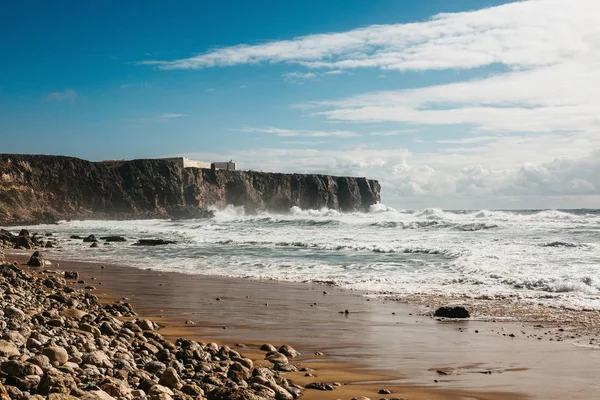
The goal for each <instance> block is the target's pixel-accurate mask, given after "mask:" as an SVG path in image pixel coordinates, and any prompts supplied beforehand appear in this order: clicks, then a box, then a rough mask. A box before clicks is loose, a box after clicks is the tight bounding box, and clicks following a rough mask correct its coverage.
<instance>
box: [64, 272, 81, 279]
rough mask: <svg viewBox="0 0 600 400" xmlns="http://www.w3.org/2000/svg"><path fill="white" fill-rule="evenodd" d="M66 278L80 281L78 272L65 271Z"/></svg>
mask: <svg viewBox="0 0 600 400" xmlns="http://www.w3.org/2000/svg"><path fill="white" fill-rule="evenodd" d="M64 277H65V279H73V280H77V279H79V272H77V271H65V274H64Z"/></svg>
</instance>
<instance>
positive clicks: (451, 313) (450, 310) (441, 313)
mask: <svg viewBox="0 0 600 400" xmlns="http://www.w3.org/2000/svg"><path fill="white" fill-rule="evenodd" d="M433 315H434V316H435V317H443V318H469V317H470V316H471V314H470V313H469V310H467V309H466V308H465V307H462V306H444V307H440V308H438V309H437V310H435V313H434V314H433Z"/></svg>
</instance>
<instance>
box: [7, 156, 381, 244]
mask: <svg viewBox="0 0 600 400" xmlns="http://www.w3.org/2000/svg"><path fill="white" fill-rule="evenodd" d="M0 178H1V179H0V224H1V225H9V224H12V225H15V224H21V223H23V224H25V223H31V224H33V223H36V224H37V223H50V222H55V221H56V220H57V219H85V218H102V217H106V218H108V217H110V218H113V219H114V218H122V219H132V218H165V217H172V218H197V217H207V216H210V213H207V212H205V209H206V208H208V207H212V206H216V207H225V206H226V205H228V204H232V205H235V206H244V207H245V208H246V211H247V212H253V211H258V210H270V211H283V212H287V211H289V209H290V208H291V207H294V206H297V207H300V208H302V209H319V208H323V207H327V208H330V209H333V210H340V211H363V210H367V209H368V208H369V206H371V205H372V204H375V203H377V202H378V201H379V200H380V186H379V183H378V182H377V181H374V180H369V179H365V178H349V177H335V176H327V175H303V174H278V173H264V172H254V171H225V170H215V171H212V170H210V169H198V168H180V167H179V166H177V165H176V164H175V163H173V162H170V161H166V160H133V161H127V162H112V163H95V162H90V161H85V160H81V159H77V158H72V157H62V156H43V155H11V154H0ZM28 240H29V239H27V238H26V237H24V236H23V237H22V240H21V241H22V243H21V244H22V245H23V247H25V248H27V247H26V246H25V245H29V242H28Z"/></svg>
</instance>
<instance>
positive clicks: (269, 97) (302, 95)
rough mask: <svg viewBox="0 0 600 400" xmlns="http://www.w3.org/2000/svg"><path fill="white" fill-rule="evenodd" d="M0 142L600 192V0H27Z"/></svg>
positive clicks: (5, 58) (594, 197)
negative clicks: (168, 0) (150, 0)
mask: <svg viewBox="0 0 600 400" xmlns="http://www.w3.org/2000/svg"><path fill="white" fill-rule="evenodd" d="M0 22H1V23H0V48H1V49H2V51H1V52H0V152H3V153H35V154H59V155H68V156H74V157H80V158H84V159H88V160H93V161H99V160H105V159H133V158H154V157H171V156H186V157H189V158H192V159H197V160H201V161H225V160H230V159H233V160H234V161H236V162H237V164H238V168H240V169H247V170H260V171H272V172H297V173H323V174H334V175H352V176H365V177H368V178H373V179H378V180H379V181H380V183H381V186H382V201H383V202H384V203H385V204H386V205H389V206H392V207H395V208H399V209H422V208H427V207H438V208H445V209H519V208H527V209H541V208H600V93H599V91H600V89H599V88H600V72H598V71H600V1H597V0H529V1H501V0H453V1H446V0H429V1H404V0H344V1H331V0H319V1H316V0H303V1H286V2H282V1H261V0H256V1H252V2H248V1H241V0H240V1H226V0H224V1H216V2H199V1H174V2H173V1H170V2H167V1H158V0H157V1H152V2H147V1H134V0H132V1H127V2H121V1H110V0H102V1H100V0H89V1H84V2H82V1H80V0H77V1H74V0H73V1H69V0H61V1H57V2H47V1H29V0H24V1H19V2H8V3H7V4H5V5H4V6H3V12H2V16H1V17H0Z"/></svg>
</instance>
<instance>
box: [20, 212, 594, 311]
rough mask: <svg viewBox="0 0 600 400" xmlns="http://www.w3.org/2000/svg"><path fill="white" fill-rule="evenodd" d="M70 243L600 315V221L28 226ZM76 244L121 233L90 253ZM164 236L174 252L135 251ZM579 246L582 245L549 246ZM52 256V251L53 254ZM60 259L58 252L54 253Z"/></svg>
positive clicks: (273, 220)
mask: <svg viewBox="0 0 600 400" xmlns="http://www.w3.org/2000/svg"><path fill="white" fill-rule="evenodd" d="M30 230H31V231H40V232H46V231H50V232H53V233H54V234H55V236H56V237H59V238H61V239H63V240H64V241H65V243H66V244H65V245H64V249H62V250H60V251H56V252H55V253H53V254H55V255H56V256H57V257H63V258H65V257H67V258H71V259H101V260H106V261H114V262H120V263H126V264H130V265H134V266H135V264H136V263H139V261H140V260H143V265H142V267H148V266H150V267H152V268H155V269H161V270H165V271H179V272H185V273H202V274H215V275H227V276H238V277H248V276H251V277H260V278H269V279H279V280H294V281H313V280H315V281H333V282H336V283H337V284H340V285H343V286H345V287H349V288H356V289H365V290H368V291H370V292H374V291H386V292H390V291H391V292H402V293H423V292H425V293H461V294H466V295H472V296H498V295H502V296H516V297H519V298H524V299H532V301H536V302H541V303H547V304H550V305H567V306H570V307H585V308H597V309H600V300H599V299H600V289H599V288H598V285H599V284H598V283H597V282H596V280H595V277H596V276H597V275H598V266H599V265H600V214H599V213H596V212H577V213H575V212H564V211H553V210H550V211H536V212H510V211H489V210H480V211H468V212H460V213H457V212H450V211H444V210H441V209H436V208H429V209H425V210H420V211H416V212H406V211H398V210H396V209H394V208H391V207H387V206H385V205H384V204H376V205H373V206H372V207H371V209H370V211H369V212H368V213H348V214H342V213H339V212H337V211H334V210H328V209H320V210H301V209H299V208H296V207H294V208H292V209H290V210H289V212H287V213H283V214H274V213H260V214H258V215H247V214H246V212H245V210H244V208H243V207H233V206H228V207H226V208H225V209H222V210H216V215H215V218H213V219H210V220H189V221H184V220H178V221H169V220H145V221H108V222H107V221H70V222H65V221H63V222H61V223H60V224H59V225H43V226H36V227H30ZM72 234H76V235H80V236H86V235H88V234H95V235H96V236H103V235H108V234H119V235H124V236H126V237H127V239H128V241H127V242H125V243H113V244H111V246H100V248H98V249H89V248H88V246H87V245H86V244H83V243H81V241H80V240H79V241H78V240H68V237H69V236H70V235H72ZM151 237H154V238H156V237H161V238H165V239H171V240H175V241H177V244H175V245H169V246H162V247H161V246H159V247H154V248H143V247H142V248H140V247H137V246H131V244H132V243H133V242H134V241H135V240H137V239H139V238H151ZM548 243H567V244H569V243H574V244H576V246H566V245H564V246H560V245H553V246H548ZM48 251H49V252H54V250H48ZM51 254H52V253H51Z"/></svg>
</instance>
